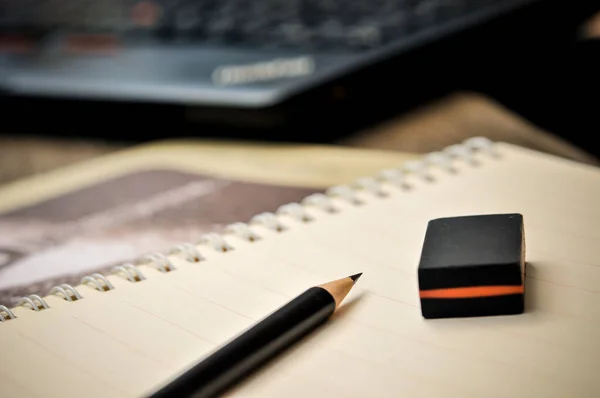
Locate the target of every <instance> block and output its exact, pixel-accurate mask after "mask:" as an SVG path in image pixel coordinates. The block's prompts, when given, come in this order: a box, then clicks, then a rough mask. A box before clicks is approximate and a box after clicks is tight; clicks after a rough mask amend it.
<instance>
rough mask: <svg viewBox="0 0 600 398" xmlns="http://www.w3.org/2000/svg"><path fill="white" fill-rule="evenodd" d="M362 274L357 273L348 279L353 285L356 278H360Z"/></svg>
mask: <svg viewBox="0 0 600 398" xmlns="http://www.w3.org/2000/svg"><path fill="white" fill-rule="evenodd" d="M362 274H363V273H362V272H360V273H358V274H354V275H352V276H349V278H350V279H352V281H353V282H354V283H356V281H357V280H358V278H360V276H361V275H362Z"/></svg>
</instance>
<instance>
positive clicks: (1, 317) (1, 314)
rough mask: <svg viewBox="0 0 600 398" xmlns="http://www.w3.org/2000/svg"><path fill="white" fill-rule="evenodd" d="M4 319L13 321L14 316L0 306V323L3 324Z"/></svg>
mask: <svg viewBox="0 0 600 398" xmlns="http://www.w3.org/2000/svg"><path fill="white" fill-rule="evenodd" d="M6 318H8V319H15V318H16V316H15V314H13V312H12V311H11V310H10V309H9V308H8V307H6V306H4V305H0V322H4V321H5V320H6Z"/></svg>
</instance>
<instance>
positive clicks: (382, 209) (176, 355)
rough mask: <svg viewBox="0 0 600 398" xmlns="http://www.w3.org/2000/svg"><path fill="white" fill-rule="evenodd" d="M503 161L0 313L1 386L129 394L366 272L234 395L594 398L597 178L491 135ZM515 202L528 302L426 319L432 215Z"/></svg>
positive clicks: (598, 308) (414, 181)
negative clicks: (516, 307) (422, 304)
mask: <svg viewBox="0 0 600 398" xmlns="http://www.w3.org/2000/svg"><path fill="white" fill-rule="evenodd" d="M496 149H497V151H498V153H499V157H498V158H494V157H491V156H490V155H489V154H486V153H479V154H477V155H476V159H477V163H478V165H477V166H473V165H470V164H468V163H467V162H465V161H462V160H457V161H455V162H454V164H453V165H454V168H455V169H456V171H457V172H456V173H455V174H451V173H449V172H447V171H445V170H442V169H436V168H433V167H432V168H430V169H429V174H431V175H432V176H433V177H434V181H432V182H428V181H425V180H424V179H422V178H419V177H418V176H415V177H412V178H411V179H410V181H409V182H410V183H411V185H412V189H410V190H402V189H398V188H396V187H393V186H391V185H384V189H385V191H386V192H388V195H387V197H376V196H373V195H372V194H370V193H367V192H364V193H361V197H362V198H363V199H364V201H365V202H366V203H365V204H364V205H362V206H353V205H350V204H347V203H345V202H343V201H341V200H339V201H338V200H336V201H335V204H336V206H337V207H338V210H339V211H338V212H337V213H332V214H330V213H326V212H323V211H321V210H318V209H316V208H309V209H308V211H309V212H310V214H311V215H313V216H314V218H315V221H313V222H309V223H300V222H298V221H295V220H293V219H291V218H287V217H281V220H282V223H284V224H285V225H286V226H287V227H288V228H287V230H286V231H284V232H281V233H275V232H271V231H269V230H267V229H265V228H260V227H256V228H255V230H256V232H257V233H258V234H259V235H261V237H262V239H260V240H259V241H257V242H254V243H249V242H244V241H242V240H240V239H238V238H236V237H234V236H226V237H225V238H226V239H227V241H228V242H229V243H230V244H231V245H232V246H234V247H235V250H233V251H231V252H227V253H221V252H216V251H215V250H214V249H212V248H210V247H208V246H201V247H199V249H200V250H201V252H202V253H203V254H204V255H205V256H206V257H207V260H206V261H203V262H199V263H187V262H185V261H183V260H180V259H177V258H172V261H173V263H174V264H175V266H176V267H177V269H176V270H175V271H173V272H169V273H166V274H163V273H160V272H158V271H155V270H153V269H152V268H150V267H147V266H142V267H141V270H142V271H143V272H144V274H145V275H146V276H147V280H145V281H143V282H140V283H130V282H128V281H126V280H124V279H122V278H120V277H117V276H111V277H110V280H111V281H112V282H113V283H114V284H115V286H116V288H115V290H112V291H109V292H99V291H95V290H92V289H91V288H89V287H86V286H80V287H78V289H79V290H80V291H81V293H82V295H83V296H84V299H83V300H80V301H76V302H73V303H68V302H66V301H64V300H61V299H60V298H58V297H49V298H48V303H49V304H50V305H51V308H50V309H48V310H44V311H40V312H34V311H31V310H29V309H27V308H24V307H19V308H18V309H16V310H15V314H16V315H17V316H18V318H17V319H15V320H10V321H7V322H3V323H0V355H1V356H0V396H2V397H9V396H18V397H28V396H44V397H70V396H78V397H83V396H90V397H109V396H110V397H120V396H123V397H129V396H131V397H135V396H143V395H146V394H148V393H150V392H151V391H153V390H154V389H156V388H158V387H160V386H161V385H162V384H164V383H167V382H168V381H170V380H171V379H172V378H173V377H175V376H176V375H177V374H178V373H180V372H182V371H184V370H185V369H186V368H187V367H189V366H191V365H192V364H193V363H194V361H196V360H199V359H201V358H202V357H203V356H205V355H207V354H208V353H210V352H211V351H212V350H214V349H216V348H217V347H218V346H219V345H220V344H223V343H224V342H226V341H227V340H229V339H231V338H233V337H234V336H235V335H237V334H239V333H240V332H241V331H243V330H244V329H245V328H247V327H249V326H251V325H252V324H253V323H254V322H256V321H257V320H259V319H261V318H262V317H264V316H266V315H268V314H269V313H270V312H271V311H273V310H275V309H276V308H278V307H279V306H281V305H282V304H284V303H285V302H286V301H288V300H289V299H290V298H292V297H294V296H295V295H297V294H299V293H301V292H302V291H303V290H305V289H306V288H308V287H310V286H312V285H314V284H319V283H322V282H326V281H328V280H331V279H335V278H339V277H343V276H346V275H350V274H353V273H356V272H364V274H363V276H362V278H361V279H360V281H359V283H358V284H357V286H356V287H355V289H354V290H353V291H352V292H351V294H350V295H349V297H348V298H347V299H346V301H345V305H344V306H342V308H340V311H339V313H338V314H336V315H334V317H333V319H332V320H331V322H329V323H328V324H327V325H326V326H325V327H324V328H322V329H321V330H319V331H318V332H316V333H315V334H313V335H311V336H309V337H308V338H306V339H305V340H303V342H302V343H301V344H299V345H298V346H296V347H294V348H293V349H291V350H290V351H289V352H287V353H286V354H284V355H282V356H281V357H280V358H277V360H275V361H274V362H273V363H271V364H270V365H269V366H267V367H266V368H264V369H262V370H261V371H260V372H259V373H257V374H256V375H255V376H254V377H252V378H251V379H249V380H247V381H246V382H245V383H243V384H241V385H239V386H238V387H236V388H235V389H234V390H232V391H230V392H229V395H230V396H235V397H238V396H239V397H261V398H267V397H280V396H286V397H306V396H310V395H311V394H312V395H313V396H336V397H398V396H405V397H411V398H412V397H440V396H460V397H511V398H514V397H527V398H531V397H545V398H546V397H548V398H550V397H598V396H600V377H598V369H600V338H599V336H600V294H599V292H600V287H599V286H600V263H599V262H598V261H599V260H598V259H599V258H600V245H599V244H598V243H599V242H600V228H599V227H598V225H600V207H599V206H598V203H600V173H599V172H598V170H597V169H594V168H591V167H588V166H584V165H580V164H575V163H572V162H569V161H565V160H561V159H558V158H554V157H550V156H546V155H541V154H537V153H534V152H531V151H528V150H525V149H522V148H517V147H514V146H511V145H508V144H496ZM508 212H517V213H522V214H523V215H524V219H525V231H526V250H527V256H526V258H527V262H528V263H529V265H528V270H527V280H526V307H527V310H526V313H525V314H522V315H517V316H502V317H482V318H467V319H443V320H435V321H430V320H429V321H428V320H424V319H423V318H422V317H421V314H420V309H419V299H418V286H417V279H416V270H417V265H418V260H419V255H420V250H421V244H422V240H423V236H424V232H425V229H426V225H427V221H428V220H430V219H432V218H436V217H446V216H456V215H467V214H485V213H508Z"/></svg>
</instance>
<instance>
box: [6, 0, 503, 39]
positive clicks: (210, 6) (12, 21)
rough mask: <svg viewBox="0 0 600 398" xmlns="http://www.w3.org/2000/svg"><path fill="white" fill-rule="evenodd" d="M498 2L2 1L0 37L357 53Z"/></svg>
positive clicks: (335, 0)
mask: <svg viewBox="0 0 600 398" xmlns="http://www.w3.org/2000/svg"><path fill="white" fill-rule="evenodd" d="M502 1H503V0H368V1H365V0H141V1H140V0H0V32H4V33H7V32H8V33H14V32H16V33H20V34H23V33H25V34H31V35H36V36H38V37H39V36H44V35H45V34H46V33H47V32H56V31H57V30H59V31H61V32H67V33H94V34H113V35H118V37H119V38H120V39H121V40H124V41H131V42H136V41H140V42H144V41H150V42H156V41H160V42H167V43H198V44H209V45H210V44H214V45H219V46H234V47H250V48H300V49H302V50H328V51H336V50H341V51H348V50H350V51H360V50H367V49H373V48H377V47H379V46H382V45H385V44H388V43H390V42H391V41H394V40H397V39H398V38H401V37H405V36H410V35H414V34H416V33H418V32H420V31H424V30H426V29H428V28H431V27H433V26H437V25H442V24H445V23H448V22H452V21H460V20H461V19H462V18H465V17H466V16H468V15H469V14H472V13H476V12H478V11H481V10H484V9H486V8H488V7H490V6H493V5H495V4H498V3H501V2H502Z"/></svg>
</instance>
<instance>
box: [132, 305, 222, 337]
mask: <svg viewBox="0 0 600 398" xmlns="http://www.w3.org/2000/svg"><path fill="white" fill-rule="evenodd" d="M123 303H124V304H127V305H129V306H131V307H133V308H135V309H137V310H140V311H143V312H145V313H146V314H148V315H151V316H153V317H154V318H156V319H159V320H160V321H162V322H165V323H167V324H169V325H171V326H174V327H176V328H177V329H179V330H181V331H183V332H185V333H187V334H189V335H191V336H193V337H195V338H197V339H199V340H202V341H204V342H205V343H208V344H211V345H212V346H213V347H214V346H216V345H217V344H218V343H216V342H214V341H210V340H208V339H207V338H206V337H204V336H200V335H199V334H198V333H196V332H193V331H191V330H188V329H186V328H184V327H182V326H181V325H178V324H176V323H175V322H172V321H169V320H168V319H165V318H163V317H161V316H159V315H157V314H155V313H153V312H151V311H148V310H147V309H145V308H142V307H140V306H138V305H136V304H133V303H131V302H129V301H126V300H124V301H123Z"/></svg>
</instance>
